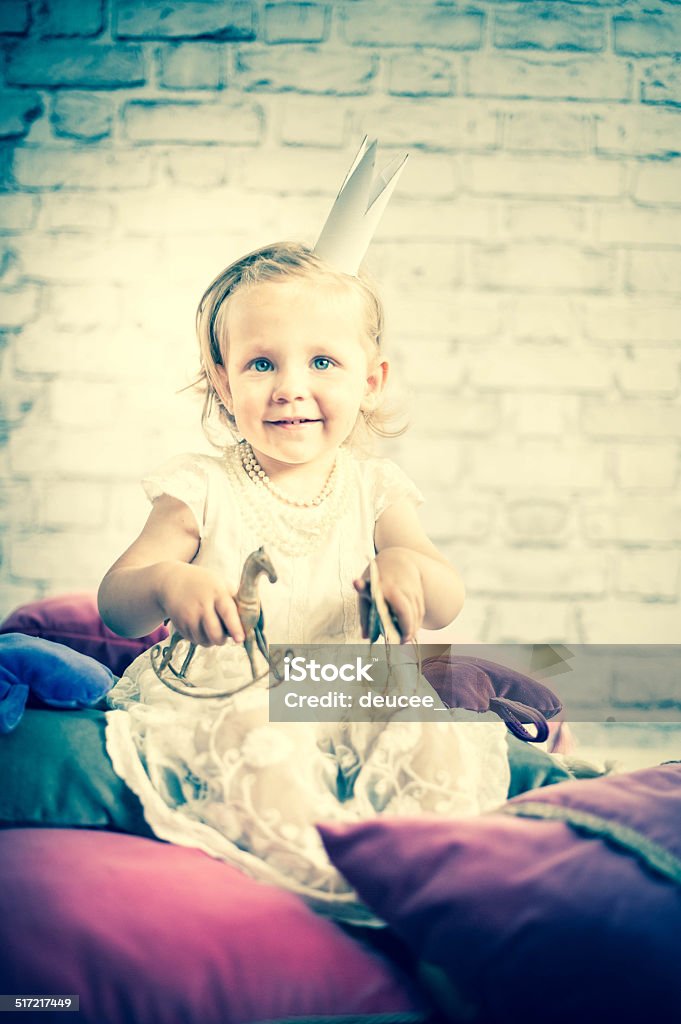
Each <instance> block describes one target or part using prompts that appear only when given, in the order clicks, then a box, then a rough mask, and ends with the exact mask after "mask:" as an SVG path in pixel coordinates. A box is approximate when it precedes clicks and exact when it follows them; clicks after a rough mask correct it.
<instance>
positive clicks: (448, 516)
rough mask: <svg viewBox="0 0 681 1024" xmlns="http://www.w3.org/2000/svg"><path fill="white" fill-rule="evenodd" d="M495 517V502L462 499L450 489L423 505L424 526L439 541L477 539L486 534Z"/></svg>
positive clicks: (429, 534) (430, 535)
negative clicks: (465, 500) (464, 500)
mask: <svg viewBox="0 0 681 1024" xmlns="http://www.w3.org/2000/svg"><path fill="white" fill-rule="evenodd" d="M493 517H494V505H493V503H492V502H483V501H477V502H462V501H460V500H457V496H455V495H452V494H450V493H449V492H447V491H444V492H443V491H441V492H440V493H438V494H435V495H434V496H433V498H432V500H428V501H427V502H426V504H425V505H424V507H423V514H422V518H423V525H424V528H425V530H426V532H427V534H428V536H429V537H431V538H432V539H433V540H434V541H435V543H437V542H438V541H451V540H467V541H476V540H478V541H479V540H482V539H483V538H484V537H487V536H488V534H489V531H490V526H491V524H492V520H493Z"/></svg>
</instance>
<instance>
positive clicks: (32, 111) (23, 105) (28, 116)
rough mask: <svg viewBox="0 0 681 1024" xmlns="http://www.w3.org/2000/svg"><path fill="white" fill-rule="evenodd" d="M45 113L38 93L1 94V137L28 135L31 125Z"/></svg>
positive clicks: (7, 92)
mask: <svg viewBox="0 0 681 1024" xmlns="http://www.w3.org/2000/svg"><path fill="white" fill-rule="evenodd" d="M42 112H43V103H42V100H41V99H40V96H38V95H37V94H36V93H26V92H10V91H9V90H6V91H5V90H3V91H2V92H0V137H3V138H16V137H20V136H22V135H26V133H27V132H28V130H29V128H30V127H31V124H32V123H33V122H34V121H35V120H36V118H39V117H40V116H41V114H42Z"/></svg>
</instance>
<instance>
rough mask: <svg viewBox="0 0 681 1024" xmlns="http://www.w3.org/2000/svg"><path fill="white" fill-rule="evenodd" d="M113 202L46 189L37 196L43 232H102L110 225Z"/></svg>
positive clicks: (88, 195) (80, 194) (111, 222)
mask: <svg viewBox="0 0 681 1024" xmlns="http://www.w3.org/2000/svg"><path fill="white" fill-rule="evenodd" d="M113 216H114V208H113V203H111V202H106V201H105V200H103V199H100V198H98V197H94V196H92V195H91V194H89V193H86V194H85V195H83V194H82V193H77V192H75V193H68V192H61V191H60V192H47V193H44V194H43V195H42V196H41V197H40V219H39V222H38V224H39V227H40V229H41V230H43V231H102V230H103V229H106V228H110V227H112V226H113Z"/></svg>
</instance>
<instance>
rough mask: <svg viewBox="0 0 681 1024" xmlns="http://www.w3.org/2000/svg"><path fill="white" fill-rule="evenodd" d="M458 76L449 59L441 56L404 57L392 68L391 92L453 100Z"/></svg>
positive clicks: (392, 61)
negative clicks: (447, 97) (450, 98)
mask: <svg viewBox="0 0 681 1024" xmlns="http://www.w3.org/2000/svg"><path fill="white" fill-rule="evenodd" d="M454 83H455V75H454V70H453V68H452V63H451V61H450V60H449V58H447V57H444V56H442V55H441V54H438V53H428V52H423V51H421V52H418V53H403V54H400V55H399V57H391V58H390V61H389V64H388V92H390V93H392V94H393V95H394V96H451V95H452V94H453V93H454V91H455V88H454Z"/></svg>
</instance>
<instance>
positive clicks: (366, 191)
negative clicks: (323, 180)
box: [314, 136, 407, 275]
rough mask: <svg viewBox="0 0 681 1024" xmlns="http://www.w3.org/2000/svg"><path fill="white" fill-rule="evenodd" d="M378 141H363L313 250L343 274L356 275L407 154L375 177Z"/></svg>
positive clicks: (399, 157) (365, 139)
mask: <svg viewBox="0 0 681 1024" xmlns="http://www.w3.org/2000/svg"><path fill="white" fill-rule="evenodd" d="M376 146H377V140H376V139H372V140H371V141H369V139H368V137H367V136H365V137H364V141H363V143H362V145H361V146H360V148H359V153H358V154H357V156H356V157H355V159H354V162H353V164H352V167H351V168H350V170H349V171H348V173H347V176H346V178H345V181H344V182H343V184H342V185H341V188H340V192H339V193H338V196H337V198H336V201H335V203H334V204H333V206H332V207H331V213H330V214H329V216H328V217H327V219H326V223H325V225H324V227H323V228H322V233H321V234H320V236H319V238H318V239H317V244H316V245H315V247H314V251H315V253H316V254H317V256H319V257H320V258H321V259H323V260H325V262H326V263H330V264H331V266H332V267H335V268H336V270H341V271H342V272H343V273H345V274H353V275H354V274H356V273H357V271H358V270H359V265H360V263H361V262H362V260H363V259H364V254H365V253H366V251H367V249H368V248H369V243H370V242H371V239H372V237H373V234H374V231H375V230H376V227H377V226H378V222H379V220H380V219H381V217H382V216H383V211H384V210H385V208H386V206H387V205H388V201H389V199H390V197H391V195H392V194H393V189H394V188H395V185H396V184H397V179H398V178H399V176H400V174H401V172H402V168H403V167H404V165H405V162H406V160H407V154H405V155H404V156H397V157H395V158H394V160H391V161H390V163H389V164H388V166H387V167H386V168H384V170H383V171H381V173H380V174H379V175H378V176H377V177H376V178H374V164H375V163H376Z"/></svg>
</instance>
